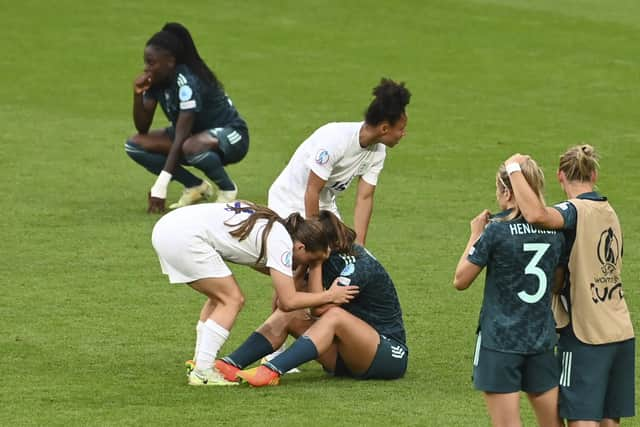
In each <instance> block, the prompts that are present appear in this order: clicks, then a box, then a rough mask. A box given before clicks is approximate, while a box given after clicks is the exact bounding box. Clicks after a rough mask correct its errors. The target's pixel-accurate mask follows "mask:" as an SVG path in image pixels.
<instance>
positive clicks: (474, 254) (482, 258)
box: [467, 224, 494, 267]
mask: <svg viewBox="0 0 640 427" xmlns="http://www.w3.org/2000/svg"><path fill="white" fill-rule="evenodd" d="M493 230H494V227H492V224H489V225H488V226H487V228H485V229H484V231H483V232H482V234H481V235H480V238H479V239H478V241H477V242H475V243H474V244H473V246H471V249H469V253H468V254H467V260H468V261H469V262H471V263H473V264H475V265H477V266H479V267H484V266H486V265H487V263H488V262H489V254H490V253H491V246H492V244H493V238H492V237H493Z"/></svg>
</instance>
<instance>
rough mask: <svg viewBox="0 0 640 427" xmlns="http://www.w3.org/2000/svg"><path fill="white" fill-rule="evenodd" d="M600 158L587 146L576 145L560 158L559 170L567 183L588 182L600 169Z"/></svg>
mask: <svg viewBox="0 0 640 427" xmlns="http://www.w3.org/2000/svg"><path fill="white" fill-rule="evenodd" d="M599 159H600V156H599V155H598V153H596V149H595V148H593V146H591V145H589V144H583V145H576V146H573V147H571V148H569V149H568V150H567V151H566V152H565V153H564V154H563V155H562V156H560V166H559V167H558V169H559V170H561V171H562V172H564V175H565V176H566V177H567V179H568V180H569V181H580V182H590V181H591V180H592V176H593V174H594V173H595V172H597V171H598V169H599V168H600V163H599V162H598V160H599Z"/></svg>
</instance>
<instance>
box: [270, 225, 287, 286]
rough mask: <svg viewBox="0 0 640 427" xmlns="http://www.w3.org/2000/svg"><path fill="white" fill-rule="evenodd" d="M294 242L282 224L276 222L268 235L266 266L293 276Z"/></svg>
mask: <svg viewBox="0 0 640 427" xmlns="http://www.w3.org/2000/svg"><path fill="white" fill-rule="evenodd" d="M292 250H293V242H292V241H291V237H290V236H289V233H287V231H286V230H285V228H284V227H283V226H281V225H280V224H274V225H273V228H272V229H271V232H270V233H269V236H268V237H267V254H266V259H267V263H266V266H267V267H268V268H273V269H275V270H278V271H279V272H280V273H282V274H285V275H287V276H289V277H293V270H292V263H293V258H292Z"/></svg>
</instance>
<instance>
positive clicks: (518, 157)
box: [504, 153, 531, 165]
mask: <svg viewBox="0 0 640 427" xmlns="http://www.w3.org/2000/svg"><path fill="white" fill-rule="evenodd" d="M530 158H531V157H530V156H528V155H526V154H520V153H516V154H514V155H513V156H511V157H509V158H508V159H507V160H506V161H505V162H504V164H505V165H508V164H509V163H517V164H519V165H521V164H523V163H524V162H526V161H527V160H529V159H530Z"/></svg>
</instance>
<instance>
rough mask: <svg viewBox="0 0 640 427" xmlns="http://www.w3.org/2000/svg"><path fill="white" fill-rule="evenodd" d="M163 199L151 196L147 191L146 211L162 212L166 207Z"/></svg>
mask: <svg viewBox="0 0 640 427" xmlns="http://www.w3.org/2000/svg"><path fill="white" fill-rule="evenodd" d="M165 201H166V200H165V199H161V198H159V197H151V193H149V206H148V207H147V213H163V212H164V211H165V210H166V208H165V207H164V203H165Z"/></svg>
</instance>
